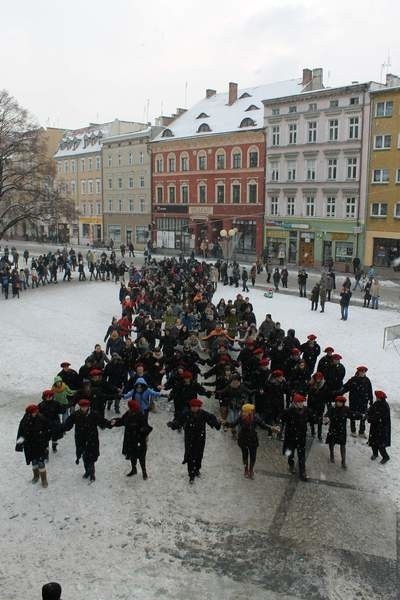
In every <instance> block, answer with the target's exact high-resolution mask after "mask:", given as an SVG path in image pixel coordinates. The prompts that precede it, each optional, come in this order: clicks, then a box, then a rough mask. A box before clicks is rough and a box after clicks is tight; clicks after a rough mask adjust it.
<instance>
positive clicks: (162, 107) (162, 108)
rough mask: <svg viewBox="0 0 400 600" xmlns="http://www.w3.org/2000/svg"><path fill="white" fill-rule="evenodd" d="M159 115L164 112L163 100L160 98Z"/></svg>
mask: <svg viewBox="0 0 400 600" xmlns="http://www.w3.org/2000/svg"><path fill="white" fill-rule="evenodd" d="M160 114H161V116H163V114H164V102H163V100H161V111H160Z"/></svg>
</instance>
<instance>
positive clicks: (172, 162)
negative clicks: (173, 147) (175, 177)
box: [168, 156, 175, 173]
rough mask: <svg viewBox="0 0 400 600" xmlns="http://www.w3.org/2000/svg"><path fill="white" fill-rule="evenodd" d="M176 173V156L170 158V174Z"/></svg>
mask: <svg viewBox="0 0 400 600" xmlns="http://www.w3.org/2000/svg"><path fill="white" fill-rule="evenodd" d="M174 171H175V156H170V157H169V158H168V172H169V173H174Z"/></svg>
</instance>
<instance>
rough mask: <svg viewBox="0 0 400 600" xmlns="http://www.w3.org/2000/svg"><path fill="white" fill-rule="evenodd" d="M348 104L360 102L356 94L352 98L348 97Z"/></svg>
mask: <svg viewBox="0 0 400 600" xmlns="http://www.w3.org/2000/svg"><path fill="white" fill-rule="evenodd" d="M350 104H351V105H352V106H354V105H355V104H360V98H359V97H358V96H354V97H353V98H350Z"/></svg>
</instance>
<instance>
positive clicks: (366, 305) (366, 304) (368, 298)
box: [363, 281, 371, 308]
mask: <svg viewBox="0 0 400 600" xmlns="http://www.w3.org/2000/svg"><path fill="white" fill-rule="evenodd" d="M370 302H371V282H370V281H367V283H366V284H365V286H364V305H363V306H364V308H369V303H370Z"/></svg>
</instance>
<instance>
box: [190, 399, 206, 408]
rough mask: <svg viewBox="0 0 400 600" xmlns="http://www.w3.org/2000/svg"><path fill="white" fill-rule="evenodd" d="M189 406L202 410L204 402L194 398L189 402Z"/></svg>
mask: <svg viewBox="0 0 400 600" xmlns="http://www.w3.org/2000/svg"><path fill="white" fill-rule="evenodd" d="M189 406H190V407H191V408H193V407H199V408H200V407H201V406H203V401H202V400H200V398H192V400H190V401H189Z"/></svg>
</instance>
